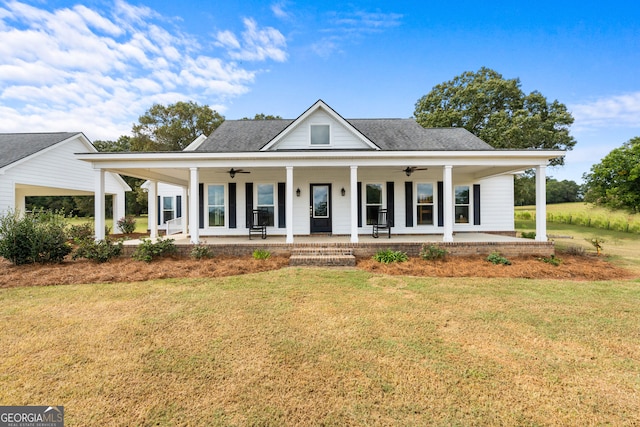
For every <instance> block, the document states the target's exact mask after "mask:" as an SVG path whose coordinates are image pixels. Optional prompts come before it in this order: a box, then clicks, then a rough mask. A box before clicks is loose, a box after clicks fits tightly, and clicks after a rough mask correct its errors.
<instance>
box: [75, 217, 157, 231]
mask: <svg viewBox="0 0 640 427" xmlns="http://www.w3.org/2000/svg"><path fill="white" fill-rule="evenodd" d="M67 222H68V223H69V224H71V225H78V224H84V223H86V222H90V223H91V224H93V218H91V217H87V218H81V217H73V218H67ZM105 224H106V225H107V227H109V230H111V232H112V233H119V232H120V230H116V228H115V227H114V225H113V218H107V219H106V220H105ZM147 227H148V225H147V216H146V215H145V216H137V217H136V230H135V232H136V233H146V232H147Z"/></svg>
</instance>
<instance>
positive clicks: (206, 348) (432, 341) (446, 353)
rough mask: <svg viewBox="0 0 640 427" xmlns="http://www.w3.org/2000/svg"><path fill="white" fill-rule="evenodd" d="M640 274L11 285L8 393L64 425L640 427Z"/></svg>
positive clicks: (5, 350)
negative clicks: (615, 277) (603, 278)
mask: <svg viewBox="0 0 640 427" xmlns="http://www.w3.org/2000/svg"><path fill="white" fill-rule="evenodd" d="M638 325H640V281H638V280H635V281H620V282H613V281H611V282H570V281H553V280H513V279H482V280H478V279H477V278H469V279H441V278H415V277H388V276H383V275H375V274H371V273H367V272H364V271H361V270H331V269H295V268H288V269H284V270H278V271H273V272H268V273H260V274H257V275H248V276H235V277H228V278H219V279H213V278H212V279H191V280H186V279H184V280H164V281H154V282H144V283H121V284H110V285H79V286H75V285H69V286H52V287H44V288H17V289H4V290H2V291H1V292H0V328H1V330H2V331H3V333H2V334H0V378H1V380H0V383H1V384H2V386H1V387H0V402H1V403H2V404H4V405H8V404H11V405H64V406H65V415H66V421H67V422H66V424H65V425H67V426H85V425H101V426H120V425H141V426H152V425H153V426H169V425H202V426H216V425H220V426H222V425H225V426H227V425H252V426H276V425H278V426H279V425H324V426H345V425H384V426H391V425H398V426H408V425H416V426H417V425H441V426H445V425H446V426H452V425H460V426H462V425H465V426H466V425H528V426H536V425H629V426H631V425H638V424H640V413H639V412H638V396H639V395H640V362H638V361H639V360H640V334H638Z"/></svg>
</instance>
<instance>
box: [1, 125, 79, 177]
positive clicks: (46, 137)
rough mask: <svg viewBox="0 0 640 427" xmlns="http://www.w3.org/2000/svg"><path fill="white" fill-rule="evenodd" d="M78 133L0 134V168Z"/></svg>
mask: <svg viewBox="0 0 640 427" xmlns="http://www.w3.org/2000/svg"><path fill="white" fill-rule="evenodd" d="M79 133H80V132H55V133H0V168H3V167H5V166H8V165H10V164H11V163H13V162H17V161H18V160H21V159H24V158H25V157H29V156H30V155H32V154H35V153H37V152H38V151H40V150H44V149H45V148H47V147H51V146H52V145H55V144H57V143H59V142H61V141H64V140H66V139H69V138H71V137H72V136H74V135H77V134H79Z"/></svg>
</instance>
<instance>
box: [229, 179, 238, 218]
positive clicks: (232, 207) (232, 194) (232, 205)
mask: <svg viewBox="0 0 640 427" xmlns="http://www.w3.org/2000/svg"><path fill="white" fill-rule="evenodd" d="M236 204H237V203H236V183H235V182H230V183H229V228H236V227H237V221H236V211H237V210H238V208H237V206H236Z"/></svg>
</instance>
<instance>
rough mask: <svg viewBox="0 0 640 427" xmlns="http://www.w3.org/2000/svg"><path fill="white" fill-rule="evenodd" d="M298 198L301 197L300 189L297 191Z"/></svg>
mask: <svg viewBox="0 0 640 427" xmlns="http://www.w3.org/2000/svg"><path fill="white" fill-rule="evenodd" d="M296 196H298V197H300V189H299V188H298V189H297V190H296Z"/></svg>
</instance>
